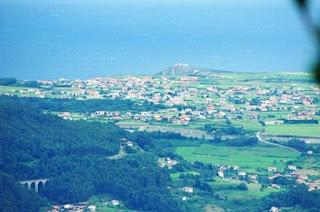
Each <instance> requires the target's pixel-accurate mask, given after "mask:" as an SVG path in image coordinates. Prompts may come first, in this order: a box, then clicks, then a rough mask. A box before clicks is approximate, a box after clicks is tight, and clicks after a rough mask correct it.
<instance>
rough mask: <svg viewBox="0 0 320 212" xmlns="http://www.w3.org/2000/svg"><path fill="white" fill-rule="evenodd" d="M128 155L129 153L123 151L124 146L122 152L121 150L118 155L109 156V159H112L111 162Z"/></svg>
mask: <svg viewBox="0 0 320 212" xmlns="http://www.w3.org/2000/svg"><path fill="white" fill-rule="evenodd" d="M126 155H127V153H125V151H124V150H123V147H122V145H120V150H119V152H118V154H116V155H112V156H109V157H107V158H108V159H110V160H118V159H120V158H123V157H124V156H126Z"/></svg>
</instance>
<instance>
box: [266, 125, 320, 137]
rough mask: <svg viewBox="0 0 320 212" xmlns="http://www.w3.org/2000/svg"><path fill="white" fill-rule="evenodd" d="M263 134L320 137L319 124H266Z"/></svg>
mask: <svg viewBox="0 0 320 212" xmlns="http://www.w3.org/2000/svg"><path fill="white" fill-rule="evenodd" d="M265 134H267V135H286V136H301V137H320V124H279V125H276V124H274V125H267V126H266V131H265Z"/></svg>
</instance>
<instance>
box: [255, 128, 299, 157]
mask: <svg viewBox="0 0 320 212" xmlns="http://www.w3.org/2000/svg"><path fill="white" fill-rule="evenodd" d="M260 134H261V132H257V134H256V137H257V138H258V140H259V141H260V142H261V143H265V144H270V145H273V146H278V147H282V148H285V149H288V150H291V151H294V152H297V153H299V154H301V152H299V151H298V150H296V149H294V148H291V147H288V146H285V145H281V144H276V143H273V142H270V141H266V140H263V139H262V138H261V135H260Z"/></svg>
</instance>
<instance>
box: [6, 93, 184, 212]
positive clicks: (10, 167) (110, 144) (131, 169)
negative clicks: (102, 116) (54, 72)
mask: <svg viewBox="0 0 320 212" xmlns="http://www.w3.org/2000/svg"><path fill="white" fill-rule="evenodd" d="M126 136H127V132H125V131H123V130H121V129H120V128H118V127H116V126H114V125H111V124H103V123H94V122H75V121H66V120H62V119H59V118H56V117H54V116H51V115H48V114H44V113H43V112H42V111H41V110H40V109H39V108H37V107H34V106H33V105H32V104H30V103H27V102H26V99H23V100H21V99H18V98H17V99H8V98H0V142H1V145H0V170H1V171H2V172H4V173H5V174H8V175H11V176H13V177H14V178H15V180H23V179H36V178H49V179H50V180H49V182H48V183H47V184H46V186H45V187H44V188H43V189H42V191H41V192H40V194H41V195H42V196H45V197H47V198H48V199H49V201H51V202H57V203H72V202H80V201H86V200H87V199H88V198H90V197H91V196H92V195H94V194H99V193H107V194H110V195H112V196H114V197H116V198H119V199H121V200H123V201H124V202H125V204H126V205H127V206H128V207H132V208H135V209H143V210H158V211H180V210H181V206H180V205H178V204H177V203H176V202H175V201H174V200H173V198H172V196H171V194H170V193H169V191H168V190H167V188H166V187H167V186H168V183H169V181H170V178H169V175H168V173H167V171H165V170H164V169H160V168H159V167H158V166H157V164H156V158H155V157H154V155H153V154H149V153H144V154H143V155H142V154H141V155H139V154H135V155H132V156H127V157H125V158H124V159H120V160H109V159H107V158H106V156H109V155H112V154H116V152H117V151H118V150H119V146H120V143H119V142H120V139H121V138H123V137H126ZM12 179H13V178H12ZM16 187H19V185H18V184H17V186H16ZM13 189H14V188H13ZM7 192H11V191H7ZM12 192H18V193H23V192H25V190H23V189H22V190H21V189H20V188H19V189H18V190H15V191H12ZM11 196H12V195H11ZM15 201H20V200H19V199H18V198H17V195H15V196H13V197H12V198H11V199H6V198H4V197H2V199H1V202H0V205H2V203H5V202H15ZM21 201H28V198H25V199H23V200H21ZM34 204H35V205H33V207H36V208H39V206H40V203H39V202H37V201H35V203H34Z"/></svg>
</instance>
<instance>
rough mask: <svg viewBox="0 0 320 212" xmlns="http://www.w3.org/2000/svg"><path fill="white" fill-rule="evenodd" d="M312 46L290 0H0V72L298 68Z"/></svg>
mask: <svg viewBox="0 0 320 212" xmlns="http://www.w3.org/2000/svg"><path fill="white" fill-rule="evenodd" d="M240 2H241V4H240ZM317 2H318V3H319V1H317ZM316 7H317V8H319V4H318V5H316ZM313 51H314V50H313V44H312V41H311V39H310V37H309V35H308V34H307V32H306V31H305V29H304V28H303V26H302V25H301V22H300V19H299V18H298V15H297V13H296V10H295V8H294V6H293V4H292V2H291V1H289V0H268V1H267V0H241V1H239V0H223V1H222V0H210V1H209V0H197V1H196V0H117V1H112V0H108V1H105V0H91V1H87V0H86V1H84V0H83V1H82V0H81V1H76V0H70V1H66V0H55V1H49V0H47V1H45V0H29V1H27V0H19V1H18V0H0V76H12V77H17V78H19V79H56V78H59V77H68V78H89V77H95V76H107V75H112V74H137V73H156V72H159V71H161V70H163V69H165V68H167V67H168V66H170V65H172V64H175V63H180V62H183V63H189V64H192V65H194V66H202V67H208V68H217V69H224V70H234V71H305V70H307V69H308V67H309V65H310V63H311V62H312V56H313Z"/></svg>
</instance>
